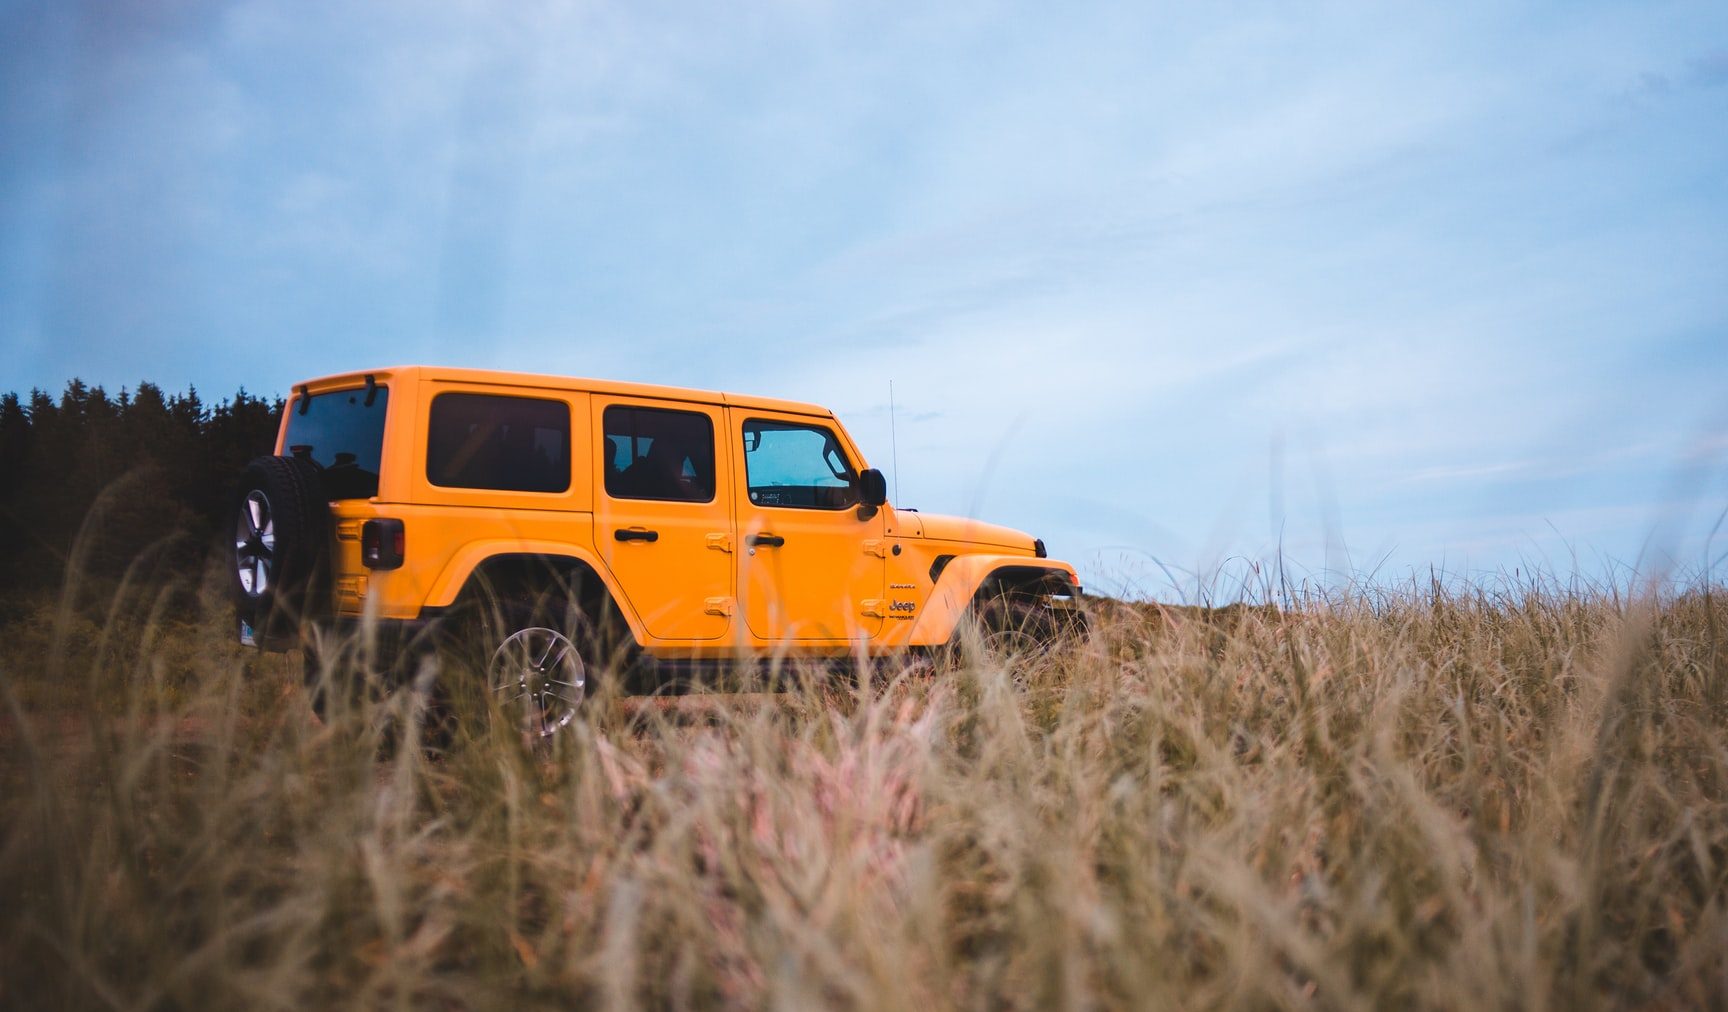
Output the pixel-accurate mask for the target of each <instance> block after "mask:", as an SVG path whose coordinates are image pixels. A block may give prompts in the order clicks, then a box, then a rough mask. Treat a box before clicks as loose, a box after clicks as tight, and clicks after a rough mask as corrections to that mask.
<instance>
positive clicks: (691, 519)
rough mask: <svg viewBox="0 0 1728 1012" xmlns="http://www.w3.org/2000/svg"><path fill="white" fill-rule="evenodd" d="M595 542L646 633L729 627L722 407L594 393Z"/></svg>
mask: <svg viewBox="0 0 1728 1012" xmlns="http://www.w3.org/2000/svg"><path fill="white" fill-rule="evenodd" d="M594 412H595V418H594V429H595V431H596V432H598V433H599V434H600V440H599V443H598V444H597V449H596V452H595V455H594V459H595V467H596V469H597V472H598V473H597V474H596V475H595V477H594V488H595V495H594V542H595V546H596V547H597V549H598V550H599V552H600V554H601V557H602V558H603V559H605V562H606V565H607V567H608V568H610V569H611V571H612V574H613V576H614V577H615V578H616V579H617V580H618V583H619V585H620V586H621V587H622V588H623V591H624V595H625V597H626V598H628V599H629V602H630V605H631V607H632V608H633V609H634V610H635V611H636V613H637V614H638V615H639V616H640V617H641V619H642V623H643V625H645V626H646V627H647V629H648V633H649V635H651V636H653V637H655V638H656V639H663V640H710V639H717V638H719V637H721V636H724V635H725V634H726V631H727V629H728V628H729V627H730V626H731V622H732V618H731V616H732V612H733V594H732V580H733V571H732V556H731V554H730V551H731V543H732V504H731V502H730V499H729V497H728V496H727V495H726V494H725V493H724V491H723V490H725V489H729V488H731V478H730V474H729V472H728V469H727V456H726V454H725V453H723V452H721V449H720V447H719V445H718V442H717V440H718V437H719V435H720V433H721V432H722V431H724V430H723V425H724V422H725V415H724V412H723V410H722V409H720V408H718V407H712V406H708V405H702V404H690V403H685V402H682V401H660V400H654V399H651V398H643V397H599V396H596V397H595V398H594Z"/></svg>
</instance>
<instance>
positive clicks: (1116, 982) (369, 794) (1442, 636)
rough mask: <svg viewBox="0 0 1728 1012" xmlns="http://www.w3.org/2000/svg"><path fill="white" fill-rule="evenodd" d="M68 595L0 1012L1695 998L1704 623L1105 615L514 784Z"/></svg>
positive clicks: (32, 774)
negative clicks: (1056, 649) (1085, 635)
mask: <svg viewBox="0 0 1728 1012" xmlns="http://www.w3.org/2000/svg"><path fill="white" fill-rule="evenodd" d="M76 596H77V597H78V600H77V601H73V602H70V603H67V604H65V605H56V604H55V603H54V602H52V601H46V602H35V601H28V602H21V603H20V602H15V603H14V604H13V605H12V606H11V608H10V610H9V613H8V617H7V619H6V623H5V627H4V633H3V635H4V640H3V641H0V642H3V646H0V672H3V677H4V688H5V696H6V700H5V703H6V716H5V717H4V718H3V720H0V784H3V788H4V793H3V796H0V805H3V810H0V827H3V829H0V833H3V844H0V1006H6V1007H15V1008H57V1007H116V1008H141V1009H146V1008H148V1009H154V1008H180V1007H220V1008H248V1009H267V1008H280V1009H301V1008H307V1007H319V1006H325V1005H332V1004H342V1005H349V1004H357V1005H361V1006H400V1007H416V1008H420V1007H430V1008H466V1007H509V1008H525V1007H526V1008H532V1007H548V1008H554V1007H571V1006H572V1005H575V1006H579V1007H588V1006H594V1007H603V1008H629V1007H641V1006H645V1007H671V1008H686V1007H712V1006H741V1007H759V1006H768V1005H772V1006H775V1007H780V1008H794V1009H802V1008H817V1007H821V1008H863V1009H897V1008H905V1009H918V1010H928V1009H933V1008H992V1009H995V1008H1027V1009H1042V1008H1056V1007H1064V1008H1066V1007H1090V1006H1097V1007H1105V1008H1162V1007H1171V1008H1214V1007H1227V1008H1285V1007H1289V1008H1308V1007H1312V1008H1328V1009H1331V1008H1337V1009H1355V1008H1406V1007H1410V1008H1420V1007H1441V1008H1496V1007H1498V1008H1508V1007H1518V1008H1556V1009H1574V1008H1591V1007H1598V1006H1609V1007H1639V1008H1648V1007H1658V1008H1661V1007H1704V1006H1715V1007H1722V1006H1723V1005H1724V1004H1725V1003H1728V909H1725V904H1728V604H1725V603H1724V600H1723V598H1722V597H1721V595H1720V593H1710V592H1708V591H1707V590H1704V589H1699V590H1694V591H1690V592H1685V593H1671V594H1667V595H1660V596H1645V597H1641V598H1633V599H1628V598H1626V597H1622V596H1618V595H1615V594H1612V593H1606V592H1603V593H1597V592H1590V591H1586V592H1567V591H1562V590H1559V589H1555V588H1549V587H1544V586H1540V585H1524V586H1518V587H1513V588H1509V589H1504V590H1501V591H1496V592H1489V591H1478V590H1457V589H1455V590H1451V591H1442V590H1438V589H1435V588H1432V587H1426V586H1412V587H1408V588H1405V589H1404V590H1402V591H1387V592H1376V593H1373V594H1355V595H1338V596H1333V597H1330V598H1319V597H1316V598H1313V599H1310V600H1306V601H1303V602H1300V603H1298V604H1297V605H1295V606H1293V607H1291V608H1289V609H1287V610H1283V611H1273V610H1270V609H1262V610H1254V609H1237V610H1233V611H1229V612H1219V613H1201V612H1196V611H1175V612H1165V611H1161V610H1159V609H1156V608H1150V607H1125V606H1122V607H1114V608H1111V609H1107V610H1103V611H1101V613H1100V614H1099V616H1098V619H1097V623H1096V628H1095V632H1094V635H1093V636H1092V637H1091V638H1090V640H1088V641H1087V642H1085V643H1083V644H1081V645H1080V646H1079V647H1077V648H1076V649H1075V650H1073V651H1072V652H1070V653H1066V654H1064V655H1062V656H1058V657H1053V658H1047V659H1039V660H1033V661H1026V662H1004V661H1003V659H1001V658H997V657H992V656H976V655H975V656H973V657H971V658H970V659H969V660H968V661H967V662H966V663H964V664H962V665H961V666H959V667H958V668H957V669H955V670H952V671H948V672H943V673H938V674H931V673H930V672H928V671H927V670H924V669H919V668H907V669H904V670H901V669H897V668H890V669H888V670H886V671H884V672H882V673H881V676H880V677H879V678H878V679H877V680H876V681H875V682H873V683H872V682H869V681H868V680H866V684H864V685H863V686H861V687H860V686H858V685H856V684H853V683H850V682H844V681H836V680H833V679H819V678H815V677H809V678H804V679H794V682H793V684H792V685H791V686H790V687H789V688H787V689H786V690H785V691H781V692H777V693H762V692H757V693H747V694H737V695H698V696H686V697H681V698H678V699H674V700H670V701H651V700H642V699H623V698H617V697H615V696H612V695H609V694H603V695H602V696H601V697H600V698H598V699H595V700H593V701H592V705H591V706H590V707H589V708H588V710H587V713H586V716H585V718H584V719H583V720H582V721H581V723H579V724H578V725H577V727H576V728H575V730H574V733H572V734H570V735H569V736H568V737H567V738H566V739H565V740H564V741H562V742H560V743H559V745H558V746H557V747H556V748H555V749H554V750H553V751H551V752H548V753H539V754H536V753H533V752H530V751H527V750H525V749H524V748H522V747H521V746H520V745H519V744H518V743H517V742H516V741H514V740H512V739H511V738H510V737H509V736H508V735H499V736H494V737H482V738H480V739H478V740H473V741H466V742H463V743H461V744H460V745H459V746H457V747H455V748H453V749H451V750H450V751H448V752H447V753H444V754H429V753H428V751H427V750H426V749H423V748H420V747H418V746H417V745H416V738H415V735H416V731H415V720H416V711H415V708H414V706H413V705H412V698H413V697H412V695H411V694H402V695H399V696H397V697H395V698H392V699H390V700H387V701H385V702H384V703H382V704H380V705H379V706H378V707H376V708H370V707H363V708H360V709H357V710H355V711H353V712H350V713H348V714H346V715H345V716H343V717H342V718H340V719H335V720H333V721H332V723H331V724H330V725H328V726H326V725H325V724H323V723H321V722H319V721H317V720H315V719H313V718H312V717H311V716H310V714H309V712H308V709H307V706H306V701H305V696H304V693H303V690H302V689H301V687H300V670H299V662H298V659H297V656H296V655H292V654H290V655H283V656H257V655H249V654H244V653H242V652H241V651H240V650H239V649H238V648H236V647H234V646H233V645H231V644H230V642H229V639H230V630H229V627H228V625H227V620H226V618H225V615H224V613H223V612H222V610H221V608H220V605H219V598H220V595H218V594H214V593H211V592H210V591H209V588H205V590H204V592H202V593H199V592H197V591H196V590H194V589H188V588H181V589H180V590H179V591H177V592H176V595H175V596H173V597H164V596H160V595H153V594H140V593H138V592H137V591H136V590H135V589H134V590H128V589H127V588H124V587H122V588H119V589H117V590H114V591H113V592H112V593H109V592H108V591H103V592H101V593H99V594H97V593H93V592H92V591H91V590H90V589H89V588H86V590H85V592H83V593H81V594H80V595H76ZM200 602H203V603H200ZM189 615H190V616H193V617H191V618H188V617H187V616H189Z"/></svg>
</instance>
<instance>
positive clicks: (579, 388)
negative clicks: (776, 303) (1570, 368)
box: [232, 366, 1080, 733]
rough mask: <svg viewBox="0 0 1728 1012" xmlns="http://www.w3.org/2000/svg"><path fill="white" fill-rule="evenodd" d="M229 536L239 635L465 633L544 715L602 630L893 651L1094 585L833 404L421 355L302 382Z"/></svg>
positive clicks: (1040, 622)
mask: <svg viewBox="0 0 1728 1012" xmlns="http://www.w3.org/2000/svg"><path fill="white" fill-rule="evenodd" d="M233 545H234V551H233V556H232V559H233V572H234V595H235V600H236V602H237V611H238V619H239V623H238V624H239V634H240V637H241V639H242V640H243V641H244V642H247V643H249V644H252V645H255V646H259V647H262V648H266V649H291V648H294V647H297V646H298V647H300V648H302V649H305V650H307V651H308V656H310V655H311V652H312V651H313V650H314V649H315V648H316V647H317V645H318V643H320V642H322V641H324V640H325V639H327V638H328V636H329V633H330V632H331V631H333V630H335V629H337V628H339V627H341V626H344V625H356V626H358V625H360V624H361V623H364V624H365V627H366V628H367V629H368V630H373V631H382V632H383V633H385V634H387V635H383V636H378V637H377V639H378V641H379V642H386V643H390V644H393V645H397V646H398V647H401V646H404V645H408V644H412V643H416V642H425V641H427V640H428V639H429V637H430V636H431V633H432V632H433V631H435V630H437V631H440V634H442V632H448V631H450V630H451V629H455V628H458V627H459V628H461V629H462V630H464V631H465V633H466V634H467V637H468V639H469V640H470V641H475V640H477V641H478V643H477V651H478V652H477V654H476V656H478V657H480V659H481V663H482V664H483V665H484V666H485V668H486V675H485V677H486V679H487V684H488V686H489V687H490V688H492V689H494V690H498V691H505V690H519V691H512V692H510V695H511V696H512V697H514V698H519V699H521V700H523V701H525V704H526V705H527V706H528V707H529V708H530V709H531V710H532V723H534V725H535V726H536V727H538V728H539V729H540V730H541V731H542V732H543V733H550V732H552V731H555V730H556V729H557V728H558V727H559V726H562V725H563V724H565V723H567V722H568V720H569V719H570V714H571V713H572V712H573V709H574V707H575V706H576V704H578V703H579V702H580V700H581V698H582V696H583V694H584V692H585V690H586V688H587V682H588V679H589V678H590V677H591V676H592V675H593V673H594V672H595V671H596V670H598V669H599V667H600V665H601V664H602V663H603V662H604V660H605V658H603V657H601V656H598V654H599V653H600V652H601V651H604V650H611V649H617V650H622V651H625V652H628V653H630V654H631V655H633V657H634V658H635V659H637V660H641V661H646V662H649V663H650V665H652V664H654V663H663V664H673V663H678V662H701V661H721V660H728V659H738V658H741V657H762V656H771V655H817V656H831V657H844V656H847V655H855V656H864V655H869V656H879V655H882V654H886V653H891V652H896V651H906V650H928V649H934V648H942V647H944V646H947V645H950V644H952V643H953V642H954V641H955V640H956V637H957V635H958V631H959V630H960V629H961V627H962V622H963V620H964V619H965V618H966V617H967V616H968V615H972V616H974V617H977V618H979V619H980V620H982V621H984V622H986V623H991V624H993V625H994V626H996V627H1004V626H1005V625H1006V624H1008V623H1009V622H1012V623H1013V624H1014V625H1015V626H1016V627H1018V628H1020V629H1024V630H1031V631H1032V632H1033V633H1034V634H1037V635H1042V634H1044V633H1047V632H1052V631H1054V630H1055V629H1056V628H1057V624H1058V619H1059V617H1060V615H1061V613H1063V612H1065V611H1071V610H1072V606H1073V603H1074V602H1075V601H1076V600H1077V599H1078V598H1079V596H1080V586H1079V578H1078V576H1077V575H1076V573H1075V571H1074V568H1073V567H1072V566H1070V565H1068V564H1067V563H1065V562H1059V561H1057V560H1055V559H1051V558H1048V557H1046V553H1045V549H1044V544H1043V542H1041V541H1039V540H1036V539H1034V538H1033V537H1031V536H1030V535H1028V534H1024V533H1021V532H1020V531H1016V530H1012V529H1010V528H1007V527H999V526H996V525H994V524H987V523H981V522H978V521H975V520H969V519H964V518H958V517H943V516H933V515H927V514H920V513H918V512H915V511H912V510H908V509H896V508H895V506H894V505H893V504H891V503H889V502H888V501H887V495H886V483H885V481H884V479H883V476H882V473H881V472H880V471H877V470H875V469H873V468H870V467H869V466H868V465H867V463H866V461H865V458H864V455H863V454H862V453H861V452H860V451H859V449H858V447H857V446H856V445H855V444H854V443H853V441H852V438H851V437H850V436H849V435H848V434H847V432H846V429H845V427H844V426H842V425H841V424H840V422H839V420H838V419H837V418H835V416H834V414H833V413H832V412H831V411H829V410H828V409H826V408H822V407H819V406H817V405H814V404H801V403H797V402H793V401H784V400H776V399H771V398H766V397H751V396H742V395H738V394H730V393H716V392H710V391H702V390H687V389H680V388H674V387H662V386H650V385H646V384H638V383H621V382H609V381H604V380H594V379H576V378H566V377H558V376H539V375H527V374H521V373H507V372H491V371H481V370H474V369H450V368H433V367H425V366H407V367H395V368H388V369H375V370H371V371H368V372H359V373H347V374H343V375H338V376H329V377H325V378H323V379H315V380H309V381H307V382H304V383H301V384H298V385H297V386H295V387H294V388H293V394H292V396H291V397H290V398H289V399H288V401H287V404H286V408H285V410H284V413H283V419H282V425H281V429H280V432H279V434H278V436H277V441H276V447H275V453H274V455H271V456H266V457H259V458H257V459H255V460H254V461H252V462H251V463H250V464H249V465H248V466H247V468H246V470H245V472H244V474H243V476H242V479H241V482H240V488H239V491H238V496H237V502H236V508H235V526H234V539H233ZM482 613H483V614H484V615H486V616H487V617H486V618H485V619H484V620H481V621H478V622H472V621H469V622H465V623H464V622H458V621H457V619H458V618H459V617H463V616H468V617H469V618H472V616H473V615H475V614H482ZM606 629H610V630H611V632H612V635H611V639H610V640H607V639H605V638H604V637H603V635H602V633H603V631H604V630H606ZM470 645H471V646H472V645H476V644H474V643H473V642H471V643H470Z"/></svg>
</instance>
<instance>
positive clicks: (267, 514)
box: [234, 488, 276, 598]
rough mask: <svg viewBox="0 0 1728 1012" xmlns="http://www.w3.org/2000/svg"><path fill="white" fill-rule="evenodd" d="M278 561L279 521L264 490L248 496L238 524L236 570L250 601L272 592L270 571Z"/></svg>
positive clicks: (235, 541) (235, 550)
mask: <svg viewBox="0 0 1728 1012" xmlns="http://www.w3.org/2000/svg"><path fill="white" fill-rule="evenodd" d="M275 561H276V518H275V516H274V511H273V510H271V508H270V497H269V496H267V495H265V494H264V490H263V489H256V488H255V489H253V490H252V491H250V492H248V493H246V501H245V502H243V503H241V504H240V516H239V517H238V518H237V520H236V521H235V524H234V569H235V571H236V573H237V574H238V575H239V577H240V589H241V590H243V591H245V592H246V596H247V597H250V598H259V597H263V596H264V592H265V591H266V590H269V589H270V576H271V574H270V569H271V567H272V565H274V563H275Z"/></svg>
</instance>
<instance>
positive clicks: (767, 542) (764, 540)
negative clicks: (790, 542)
mask: <svg viewBox="0 0 1728 1012" xmlns="http://www.w3.org/2000/svg"><path fill="white" fill-rule="evenodd" d="M744 543H745V544H747V545H749V546H751V547H752V548H754V547H755V546H757V545H762V546H764V547H766V548H779V547H780V546H781V545H783V544H785V543H786V539H785V538H783V537H781V536H780V535H778V534H752V535H750V536H749V537H747V538H745V539H744Z"/></svg>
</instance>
